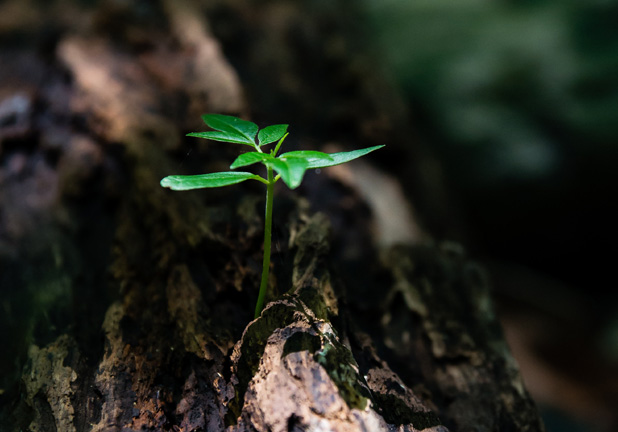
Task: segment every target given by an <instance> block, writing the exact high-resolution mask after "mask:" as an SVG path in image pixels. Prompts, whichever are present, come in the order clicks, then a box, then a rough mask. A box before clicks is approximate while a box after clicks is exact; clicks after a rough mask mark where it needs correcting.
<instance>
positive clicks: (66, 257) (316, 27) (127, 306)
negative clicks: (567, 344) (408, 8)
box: [0, 0, 543, 431]
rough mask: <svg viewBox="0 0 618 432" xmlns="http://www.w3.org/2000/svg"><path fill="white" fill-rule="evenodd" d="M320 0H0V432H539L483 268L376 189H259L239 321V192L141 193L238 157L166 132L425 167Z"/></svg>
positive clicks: (338, 21) (358, 169)
mask: <svg viewBox="0 0 618 432" xmlns="http://www.w3.org/2000/svg"><path fill="white" fill-rule="evenodd" d="M327 3H328V4H320V2H313V1H304V2H285V1H268V2H264V1H260V2H257V1H249V0H235V1H227V2H224V1H208V2H207V1H204V2H188V1H187V2H181V1H178V0H166V1H162V2H160V3H158V2H152V4H150V3H143V2H136V3H135V4H133V3H125V2H119V1H112V0H110V1H105V2H102V3H101V4H100V5H99V6H97V8H96V9H94V10H93V9H89V8H87V7H86V6H80V4H79V3H76V4H73V3H67V2H51V3H49V4H48V5H47V6H44V8H45V9H43V6H40V7H38V8H37V7H34V6H32V5H29V4H28V2H21V1H8V2H4V4H3V5H2V6H1V8H0V9H3V10H0V13H1V12H6V13H8V12H11V13H12V14H13V15H12V16H14V17H15V20H16V23H13V24H11V23H8V22H7V23H5V24H3V27H2V28H1V31H2V32H3V34H4V35H5V38H3V39H4V41H5V42H4V43H3V47H2V53H1V54H0V56H1V63H2V71H0V74H1V78H2V79H1V80H0V139H1V141H0V145H1V146H2V147H1V148H0V152H1V153H0V156H1V159H0V160H1V163H2V165H1V166H0V184H1V185H2V187H1V191H0V203H1V205H2V206H1V208H0V221H2V225H1V226H0V229H1V231H0V270H1V273H0V275H1V276H0V278H1V279H0V281H1V282H2V300H3V305H4V309H5V313H4V316H3V318H1V321H0V323H2V326H3V327H4V329H3V331H2V333H3V334H2V336H1V337H2V340H0V342H2V344H3V346H4V347H5V348H6V350H5V353H12V354H8V355H3V357H2V364H1V365H0V366H2V369H3V370H5V371H7V373H6V374H5V377H3V381H2V389H3V390H2V394H1V395H0V398H2V412H1V417H0V423H2V424H3V425H4V424H8V425H9V426H8V428H7V429H6V430H13V431H17V430H32V431H90V430H92V431H127V430H153V431H155V430H156V431H158V430H161V431H200V430H203V431H218V430H228V431H244V430H258V431H267V430H272V431H283V430H287V431H301V430H333V431H358V430H366V431H374V430H401V431H416V430H431V431H446V430H452V431H466V430H476V431H498V430H500V431H507V430H513V431H540V430H543V426H542V423H541V421H540V419H539V416H538V414H537V411H536V408H535V406H534V403H533V402H532V401H531V399H530V397H529V395H528V394H527V392H526V390H525V388H524V386H523V383H522V381H521V378H520V375H519V372H518V369H517V366H516V365H515V363H514V361H513V359H512V357H511V355H510V353H509V350H508V347H507V346H506V344H505V342H504V339H503V336H502V333H501V330H500V327H499V324H498V322H497V320H496V317H495V316H494V314H493V311H492V305H491V300H490V293H489V287H488V284H487V281H486V278H485V275H484V273H483V270H482V269H480V268H479V267H478V266H477V265H475V264H474V263H472V262H470V261H469V260H468V259H467V258H466V257H465V255H464V254H463V253H462V252H461V251H460V248H458V247H457V246H456V245H448V244H446V245H435V244H433V243H431V242H430V241H429V240H427V237H426V236H422V235H421V234H419V232H420V230H419V229H418V228H416V225H415V224H414V221H412V220H410V214H411V213H410V207H409V204H407V203H406V202H405V200H403V199H402V196H403V195H402V193H401V191H400V189H401V187H400V186H398V184H397V183H396V181H395V180H393V178H391V177H390V176H389V175H387V174H384V173H383V172H382V171H380V170H379V169H376V168H373V167H372V166H370V165H369V163H368V162H366V161H358V162H355V163H354V164H351V165H350V167H349V168H341V167H339V168H338V169H334V168H333V169H327V170H324V171H323V172H322V173H310V174H308V175H307V177H306V180H305V185H303V186H302V187H301V188H299V193H298V194H295V193H291V192H289V191H288V190H287V189H285V188H278V189H277V190H276V198H275V209H274V237H273V247H274V250H273V259H272V276H271V287H272V289H271V292H270V293H269V295H268V298H267V305H266V308H265V310H264V311H263V313H262V315H261V316H260V317H259V318H257V319H255V320H252V315H253V309H254V306H255V301H256V298H257V290H258V287H259V279H260V278H259V275H260V270H261V269H260V262H261V254H262V250H261V246H262V235H263V231H262V218H263V214H262V212H263V206H264V190H263V188H262V185H261V184H258V183H256V184H249V183H243V184H240V185H236V186H230V187H227V188H225V189H210V190H206V191H191V192H171V191H169V190H165V189H163V188H161V187H160V186H159V181H160V179H161V178H162V177H164V176H166V175H170V174H197V173H203V172H213V171H220V170H226V169H227V166H228V165H229V163H231V161H232V160H233V159H234V157H235V156H236V155H237V154H239V152H240V151H241V150H243V149H239V148H238V147H239V146H235V145H232V144H230V145H226V144H222V143H212V142H208V141H204V140H202V141H199V140H194V139H192V138H186V137H184V134H186V133H187V132H190V131H198V130H204V128H205V127H204V126H203V125H201V124H200V121H199V119H200V115H201V114H203V113H207V112H217V113H228V114H234V115H243V116H244V117H246V118H251V119H252V120H253V121H256V122H257V123H259V124H260V125H261V126H265V125H267V124H274V123H290V124H291V126H290V132H291V136H290V138H289V139H288V141H289V142H290V144H289V145H290V146H291V147H294V146H297V147H298V148H314V149H325V148H327V146H326V145H325V144H324V143H325V142H326V140H330V141H331V143H330V144H329V145H330V146H331V147H338V148H345V149H352V148H360V147H366V146H367V145H376V144H383V143H386V144H388V146H387V148H386V149H385V150H384V154H383V155H382V156H376V157H375V159H371V160H372V161H373V160H375V161H376V162H378V163H380V164H384V165H386V162H387V161H388V160H393V161H395V162H392V169H393V170H394V171H393V172H400V173H402V172H403V171H404V170H410V166H413V165H408V164H410V161H414V160H416V158H420V157H422V155H420V153H418V151H416V150H415V147H414V141H413V139H412V138H410V136H411V135H412V133H411V130H410V129H409V126H408V125H407V124H406V122H405V120H404V119H405V112H404V111H403V108H401V107H402V104H401V102H400V101H399V100H398V99H397V96H396V95H395V94H393V92H392V91H389V90H388V87H387V86H386V85H385V84H384V83H382V82H381V81H380V80H379V79H378V78H376V77H377V73H375V71H371V69H367V68H362V67H359V64H363V62H365V64H368V63H367V61H366V60H363V58H362V57H359V55H358V49H359V47H360V45H361V44H360V43H359V42H358V39H357V37H358V33H357V32H356V30H355V29H354V25H353V22H354V15H353V11H352V10H351V8H352V4H348V2H344V1H341V2H327ZM3 15H4V16H6V14H3ZM17 21H19V23H17ZM41 21H45V22H46V23H47V24H46V25H44V26H41V25H40V22H41ZM24 38H25V39H24ZM17 40H20V41H22V40H26V42H25V43H22V42H20V43H18V42H17ZM7 46H10V47H11V48H10V49H9V48H7ZM288 149H291V148H288ZM376 154H377V153H376ZM372 155H373V154H372ZM415 163H420V162H419V161H416V162H415ZM401 177H402V178H404V177H405V176H403V175H402V176H401ZM408 177H409V176H408ZM376 188H377V189H378V193H377V194H376V193H371V191H372V190H373V191H374V192H375V189H376ZM300 196H303V198H300ZM376 196H378V197H377V198H376ZM389 197H391V198H389ZM392 197H394V198H392ZM384 202H386V203H391V204H392V203H398V205H399V207H397V208H398V209H399V210H396V211H395V210H394V209H393V207H391V206H389V207H388V208H385V205H384ZM387 205H388V204H387ZM393 205H394V204H393ZM395 240H400V241H399V242H397V243H399V244H398V245H395V244H394V243H395ZM3 430H4V429H3Z"/></svg>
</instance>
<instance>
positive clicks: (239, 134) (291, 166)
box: [161, 114, 384, 318]
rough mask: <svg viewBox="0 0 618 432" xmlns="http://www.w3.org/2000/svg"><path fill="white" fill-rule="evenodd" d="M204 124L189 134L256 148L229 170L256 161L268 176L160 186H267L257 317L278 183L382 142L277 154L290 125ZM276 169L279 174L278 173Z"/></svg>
mask: <svg viewBox="0 0 618 432" xmlns="http://www.w3.org/2000/svg"><path fill="white" fill-rule="evenodd" d="M202 119H203V120H204V123H206V125H207V126H209V127H211V128H212V129H214V130H212V131H208V132H193V133H190V134H187V136H192V137H197V138H206V139H209V140H213V141H223V142H228V143H234V144H243V145H247V146H249V147H251V148H252V149H254V150H255V151H249V152H247V153H243V154H241V155H240V156H238V157H237V158H236V160H235V161H234V162H233V163H232V165H230V169H236V168H241V167H245V166H249V165H253V164H255V163H261V164H263V165H264V166H265V167H266V177H262V176H260V175H257V174H253V173H250V172H243V171H225V172H217V173H211V174H201V175H188V176H187V175H173V176H168V177H165V178H164V179H163V180H161V186H163V187H169V188H170V189H173V190H189V189H200V188H213V187H221V186H229V185H233V184H236V183H240V182H243V181H245V180H257V181H259V182H262V183H264V184H265V185H266V216H265V219H264V258H263V262H262V281H261V283H260V292H259V294H258V300H257V305H256V306H255V318H257V317H258V316H260V314H261V313H262V308H263V306H264V297H265V296H266V290H267V288H268V276H269V271H270V246H271V232H272V220H273V193H274V185H275V183H276V182H277V181H278V180H279V179H281V180H283V182H284V183H285V184H286V185H287V186H288V187H289V188H290V189H296V188H297V187H298V186H299V185H300V183H301V182H302V180H303V176H304V175H305V171H307V170H308V169H316V168H326V167H330V166H334V165H339V164H342V163H346V162H349V161H351V160H354V159H356V158H359V157H361V156H364V155H366V154H367V153H370V152H372V151H374V150H377V149H379V148H381V147H384V146H382V145H380V146H375V147H368V148H364V149H360V150H354V151H349V152H341V153H332V154H328V153H322V152H319V151H311V150H302V151H291V152H287V153H282V154H280V155H279V156H277V154H278V152H279V149H280V148H281V144H282V143H283V141H284V140H285V138H286V137H287V136H288V132H287V129H288V125H285V124H279V125H272V126H267V127H265V128H263V129H259V128H258V126H257V125H256V124H255V123H252V122H249V121H246V120H242V119H239V118H237V117H232V116H226V115H221V114H205V115H203V116H202ZM275 142H276V143H277V144H276V145H275V147H274V149H271V150H270V151H267V150H266V149H265V148H264V146H266V145H268V144H273V143H275ZM275 172H276V173H277V175H275Z"/></svg>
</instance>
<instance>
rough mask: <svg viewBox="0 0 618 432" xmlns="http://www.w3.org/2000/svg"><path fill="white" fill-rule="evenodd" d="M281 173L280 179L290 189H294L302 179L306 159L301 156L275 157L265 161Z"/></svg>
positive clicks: (305, 168) (305, 167)
mask: <svg viewBox="0 0 618 432" xmlns="http://www.w3.org/2000/svg"><path fill="white" fill-rule="evenodd" d="M266 164H267V165H269V166H271V167H272V168H273V169H274V170H275V171H277V172H278V173H279V174H280V175H281V180H283V182H284V183H285V184H286V185H288V187H289V188H290V189H296V188H297V187H298V186H299V185H300V183H301V182H302V181H303V176H304V175H305V171H306V170H307V165H308V164H307V161H306V160H304V159H301V158H284V159H282V158H276V159H273V160H272V161H268V162H266Z"/></svg>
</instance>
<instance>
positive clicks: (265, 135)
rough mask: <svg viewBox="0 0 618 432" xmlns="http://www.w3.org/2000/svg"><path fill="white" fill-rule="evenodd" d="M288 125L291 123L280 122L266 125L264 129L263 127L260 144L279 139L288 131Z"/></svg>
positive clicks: (259, 134) (259, 135) (259, 136)
mask: <svg viewBox="0 0 618 432" xmlns="http://www.w3.org/2000/svg"><path fill="white" fill-rule="evenodd" d="M288 126H289V125H286V124H279V125H272V126H266V127H265V128H264V129H261V130H260V132H259V133H258V141H259V143H260V146H263V145H266V144H270V143H273V142H275V141H279V140H280V139H281V138H283V135H285V133H286V132H287V130H288Z"/></svg>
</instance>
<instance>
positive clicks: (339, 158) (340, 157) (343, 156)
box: [307, 145, 384, 168]
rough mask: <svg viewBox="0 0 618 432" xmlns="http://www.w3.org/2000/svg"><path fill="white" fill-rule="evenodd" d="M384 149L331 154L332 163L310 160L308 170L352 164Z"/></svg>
mask: <svg viewBox="0 0 618 432" xmlns="http://www.w3.org/2000/svg"><path fill="white" fill-rule="evenodd" d="M382 147H384V146H383V145H379V146H374V147H367V148H364V149H359V150H352V151H348V152H340V153H331V154H329V156H330V157H331V159H332V161H327V160H323V159H319V158H315V159H308V160H307V162H308V164H309V166H308V167H307V168H326V167H330V166H335V165H340V164H342V163H346V162H350V161H351V160H354V159H357V158H359V157H361V156H365V155H366V154H367V153H371V152H372V151H374V150H377V149H379V148H382Z"/></svg>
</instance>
